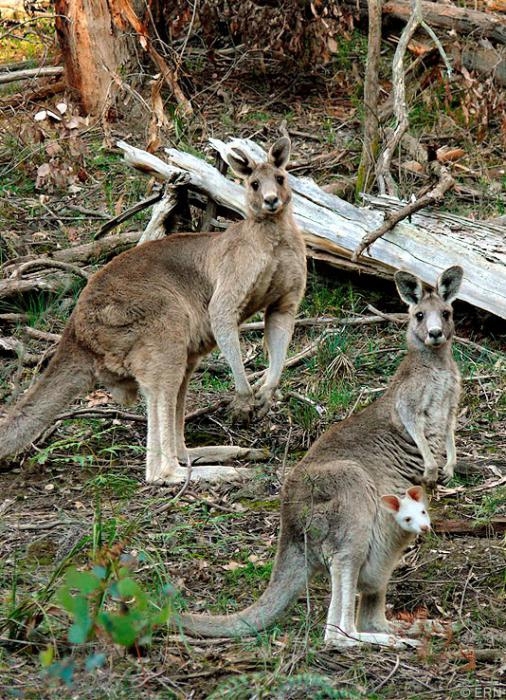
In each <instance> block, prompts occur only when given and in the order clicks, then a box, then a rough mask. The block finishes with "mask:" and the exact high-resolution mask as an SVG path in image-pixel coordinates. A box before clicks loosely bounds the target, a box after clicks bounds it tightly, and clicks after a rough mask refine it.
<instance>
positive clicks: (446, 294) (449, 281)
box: [436, 265, 464, 304]
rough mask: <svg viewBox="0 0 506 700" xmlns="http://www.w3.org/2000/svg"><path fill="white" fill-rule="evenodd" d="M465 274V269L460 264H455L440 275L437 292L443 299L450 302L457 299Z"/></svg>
mask: <svg viewBox="0 0 506 700" xmlns="http://www.w3.org/2000/svg"><path fill="white" fill-rule="evenodd" d="M463 276H464V270H463V269H462V268H461V267H460V265H453V266H452V267H449V268H447V269H446V270H445V271H444V272H442V273H441V274H440V275H439V277H438V280H437V282H436V292H437V293H438V294H439V296H440V297H441V299H443V301H446V302H447V303H448V304H450V303H451V302H452V301H453V300H454V299H455V297H456V296H457V294H458V292H459V289H460V285H461V283H462V278H463Z"/></svg>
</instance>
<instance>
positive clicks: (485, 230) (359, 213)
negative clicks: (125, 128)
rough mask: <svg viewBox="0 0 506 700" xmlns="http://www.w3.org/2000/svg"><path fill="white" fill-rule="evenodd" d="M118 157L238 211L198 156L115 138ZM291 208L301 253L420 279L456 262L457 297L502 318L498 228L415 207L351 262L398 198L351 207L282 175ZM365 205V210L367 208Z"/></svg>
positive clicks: (505, 305) (226, 186)
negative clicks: (184, 180)
mask: <svg viewBox="0 0 506 700" xmlns="http://www.w3.org/2000/svg"><path fill="white" fill-rule="evenodd" d="M211 143H212V146H213V148H215V149H216V150H218V151H219V152H220V154H221V155H222V157H224V156H225V155H226V153H227V151H228V149H229V148H230V147H231V146H234V145H236V146H240V148H241V149H242V150H244V151H247V152H248V153H249V154H250V155H251V157H252V158H256V159H265V158H266V154H265V152H264V151H263V149H261V148H260V147H259V146H258V145H256V144H255V143H253V142H252V141H248V140H246V139H234V140H232V141H230V142H229V143H228V144H225V143H223V142H222V141H219V140H217V139H213V140H212V141H211ZM118 146H119V147H120V148H121V149H122V150H123V152H124V155H125V159H126V161H127V162H128V163H129V164H130V165H132V166H134V167H138V168H140V169H141V170H142V171H143V172H144V173H146V172H150V173H151V174H153V175H155V176H156V177H158V178H159V179H161V180H165V179H167V178H174V177H176V175H178V174H179V175H182V174H184V173H186V174H187V176H188V179H189V185H188V187H189V188H190V190H193V191H195V192H196V193H199V194H202V193H204V194H206V195H207V196H209V197H211V198H212V199H213V200H214V201H216V202H217V204H218V205H221V206H222V207H223V208H224V209H225V210H227V211H228V212H236V213H237V214H239V215H242V216H244V214H245V205H244V190H243V188H242V187H241V186H240V185H239V184H237V183H236V182H233V181H231V180H228V179H227V178H226V177H224V175H222V174H221V173H220V172H219V171H218V170H217V169H216V168H214V167H213V166H212V165H210V164H208V163H207V162H206V161H204V160H202V159H201V158H197V157H195V156H193V155H190V154H189V153H184V152H182V151H178V150H175V149H166V154H167V160H168V162H164V161H162V160H161V159H160V158H157V157H156V156H153V155H151V154H149V153H147V152H146V151H142V150H140V149H137V148H134V147H133V146H130V145H129V144H127V143H125V142H123V141H120V142H119V143H118ZM290 184H291V186H292V189H293V191H294V200H293V204H294V212H295V217H296V219H297V222H298V224H299V226H300V227H301V228H302V230H303V232H304V237H305V240H306V244H307V247H308V255H309V256H311V257H313V258H315V259H318V260H325V261H326V262H328V263H330V264H332V265H335V266H336V267H340V268H346V269H353V270H357V271H361V272H366V273H369V274H373V275H379V276H383V277H391V276H392V275H393V273H394V272H395V270H397V269H404V270H408V271H409V272H412V273H413V274H416V275H417V276H419V277H421V278H422V279H423V280H425V281H427V282H428V283H434V280H435V279H436V277H437V275H438V274H439V273H440V272H441V271H442V270H444V269H445V268H447V267H449V266H450V265H455V264H460V265H462V266H463V267H464V270H465V278H464V282H463V284H462V288H461V292H460V295H459V298H460V299H463V300H464V301H467V302H469V303H470V304H473V305H475V306H477V307H479V308H481V309H485V310H486V311H490V312H491V313H493V314H496V315H497V316H500V317H502V318H506V247H505V245H504V228H503V227H502V226H500V225H493V224H487V222H477V221H470V220H467V219H464V218H461V217H457V216H453V215H451V214H447V213H443V212H435V211H430V210H422V211H420V212H417V213H416V214H414V215H413V216H412V220H411V221H401V222H400V223H398V224H397V225H396V226H395V227H394V228H393V229H392V230H391V231H388V232H387V233H385V235H384V236H382V237H381V238H379V239H378V240H376V241H374V243H372V245H371V246H370V248H369V249H368V250H367V251H365V252H364V254H363V255H362V256H361V257H360V258H359V259H358V260H357V261H356V262H352V260H351V258H352V255H353V252H354V251H355V250H356V248H357V246H358V244H359V243H360V242H361V241H362V239H363V238H364V236H365V235H367V234H368V233H370V232H371V231H374V230H375V229H377V228H378V227H379V226H381V224H382V223H383V221H384V218H385V212H387V211H392V210H396V209H399V208H400V207H401V206H403V205H404V203H403V202H400V201H399V200H397V199H395V198H393V197H375V198H372V197H371V198H368V202H369V205H370V206H369V207H366V208H359V207H355V206H353V205H351V204H349V203H348V202H345V201H344V200H342V199H340V198H339V197H336V196H335V195H332V194H329V193H328V192H325V191H324V190H322V189H321V188H320V187H318V185H316V183H315V182H314V181H313V180H310V179H308V178H300V179H299V178H296V177H294V176H293V175H291V176H290ZM371 207H372V208H371Z"/></svg>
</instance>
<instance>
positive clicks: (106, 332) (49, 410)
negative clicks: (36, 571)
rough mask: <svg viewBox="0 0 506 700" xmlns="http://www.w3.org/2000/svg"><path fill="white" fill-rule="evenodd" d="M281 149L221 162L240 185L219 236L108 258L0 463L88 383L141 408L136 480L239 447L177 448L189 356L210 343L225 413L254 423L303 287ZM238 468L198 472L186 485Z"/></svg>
mask: <svg viewBox="0 0 506 700" xmlns="http://www.w3.org/2000/svg"><path fill="white" fill-rule="evenodd" d="M289 156H290V141H289V139H287V138H281V139H279V140H278V141H277V142H276V143H275V144H274V145H273V146H272V148H271V149H270V151H269V154H268V159H267V162H264V163H255V162H254V161H252V160H251V158H250V157H249V156H248V155H247V154H245V153H244V152H243V151H242V150H240V149H238V148H234V149H232V152H231V154H230V155H229V158H228V161H229V164H230V166H231V167H232V169H233V170H234V171H235V172H236V173H237V175H239V176H240V177H242V178H244V180H245V184H246V197H247V205H248V213H247V218H246V219H245V220H244V221H241V222H237V223H234V224H231V225H230V226H229V227H228V229H227V230H226V231H225V232H224V233H198V234H179V235H172V236H170V237H168V238H165V239H163V240H157V241H152V242H148V243H144V244H143V245H141V246H138V247H137V248H134V249H132V250H129V251H127V252H125V253H122V254H121V255H118V256H117V257H116V258H115V259H114V260H112V261H111V262H110V263H108V264H107V265H106V266H105V267H104V268H103V269H102V270H100V271H99V272H97V273H96V274H95V275H94V276H93V277H92V279H91V280H90V281H89V283H88V285H87V286H86V288H85V289H84V290H83V292H82V294H81V296H80V298H79V301H78V303H77V305H76V308H75V310H74V312H73V313H72V316H71V317H70V319H69V321H68V323H67V325H66V327H65V329H64V331H63V335H62V338H61V341H60V343H59V346H58V349H57V352H56V354H55V355H54V357H53V359H52V360H51V362H50V363H49V365H48V367H47V369H46V371H45V373H44V374H43V375H42V377H41V378H40V379H39V381H38V382H37V383H36V384H35V385H34V387H33V388H31V389H29V390H28V391H27V392H26V393H25V394H24V395H23V396H22V398H21V399H20V400H19V401H18V403H16V404H15V405H14V406H13V407H12V408H11V410H10V411H9V413H8V414H7V416H6V418H5V419H3V420H2V421H1V422H0V436H1V437H0V459H2V458H4V457H6V456H8V455H12V454H15V453H17V452H19V451H20V450H21V449H23V448H24V447H26V446H27V445H28V444H29V443H30V442H31V441H32V440H34V439H35V438H36V437H37V436H38V435H39V434H40V433H41V431H42V430H44V428H46V427H47V426H48V425H49V424H50V423H51V422H52V421H53V420H54V419H55V418H56V416H57V415H58V413H59V412H60V411H61V410H62V409H63V408H64V407H65V406H66V405H67V404H68V403H69V402H70V401H72V400H73V399H74V398H75V397H76V396H77V395H78V394H80V393H83V392H86V391H87V390H89V388H90V387H91V386H93V384H94V383H95V382H96V381H98V382H101V383H103V384H104V385H105V386H106V387H108V388H109V389H110V390H111V392H112V394H113V396H114V398H116V399H117V400H119V401H121V402H123V403H124V402H131V401H134V400H135V399H136V397H137V390H138V389H140V391H141V393H142V394H143V395H144V397H145V399H146V402H147V418H148V431H147V432H148V435H147V464H146V480H147V481H148V482H165V483H177V482H180V481H184V480H185V479H186V478H187V475H188V470H187V467H186V466H184V467H181V466H180V462H182V463H183V464H184V465H187V464H188V463H189V461H191V460H192V459H194V458H200V459H202V458H204V459H206V458H207V459H208V461H211V459H217V460H218V461H220V458H222V459H221V461H223V459H225V460H226V459H228V458H231V457H234V456H240V455H242V454H244V452H246V451H244V452H242V451H241V448H237V447H222V448H220V447H218V448H212V447H208V448H200V449H199V448H196V449H194V450H187V448H186V446H185V442H184V409H185V396H186V391H187V386H188V382H189V379H190V376H191V374H192V373H193V371H194V369H195V367H196V366H197V364H198V362H199V360H200V358H201V357H202V356H203V355H206V354H207V353H209V352H210V351H211V350H212V349H213V348H214V347H215V346H216V344H218V346H219V348H220V350H221V351H222V353H223V355H224V356H225V358H226V360H227V362H228V364H229V365H230V368H231V370H232V373H233V377H234V382H235V389H236V395H235V399H234V402H233V410H234V412H235V413H236V414H240V415H243V416H247V415H249V414H250V413H251V412H252V411H253V410H256V411H257V413H258V415H259V416H262V415H264V414H265V413H266V412H267V410H268V408H269V405H270V403H271V401H272V397H273V394H274V392H275V390H276V387H277V386H278V383H279V379H280V375H281V371H282V368H283V364H284V361H285V358H286V352H287V347H288V343H289V341H290V338H291V336H292V332H293V327H294V317H295V313H296V311H297V308H298V305H299V302H300V300H301V298H302V295H303V293H304V287H305V281H306V258H305V245H304V240H303V237H302V234H301V232H300V230H299V229H298V227H297V225H296V223H295V220H294V218H293V214H292V207H291V198H292V193H291V190H290V187H289V184H288V175H287V173H286V170H285V167H286V164H287V162H288V159H289ZM260 310H264V311H265V344H266V348H267V351H268V355H269V367H268V370H267V372H266V375H265V379H264V380H263V382H262V383H261V385H260V386H259V387H258V388H256V390H255V392H253V389H252V388H251V386H250V384H249V382H248V379H247V377H246V372H245V370H244V366H243V363H242V358H241V350H240V344H239V331H238V327H239V325H240V324H241V323H242V322H243V321H245V320H246V319H247V318H248V317H250V316H251V315H252V314H254V313H255V312H257V311H260ZM236 474H237V470H234V469H233V468H232V467H226V466H212V467H211V466H198V467H193V468H192V470H191V477H192V478H193V479H210V480H219V479H226V478H230V477H232V476H234V475H236Z"/></svg>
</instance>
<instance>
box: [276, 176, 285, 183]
mask: <svg viewBox="0 0 506 700" xmlns="http://www.w3.org/2000/svg"><path fill="white" fill-rule="evenodd" d="M276 182H277V183H278V185H284V184H285V178H284V177H283V175H276Z"/></svg>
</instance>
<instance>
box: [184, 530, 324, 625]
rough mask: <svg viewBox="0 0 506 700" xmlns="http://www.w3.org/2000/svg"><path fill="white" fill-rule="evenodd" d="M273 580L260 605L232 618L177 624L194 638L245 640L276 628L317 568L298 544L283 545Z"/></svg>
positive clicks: (214, 617)
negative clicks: (283, 614) (276, 624)
mask: <svg viewBox="0 0 506 700" xmlns="http://www.w3.org/2000/svg"><path fill="white" fill-rule="evenodd" d="M281 542H282V538H280V546H279V549H278V554H277V555H276V559H275V561H274V568H273V571H272V574H271V579H270V581H269V584H268V586H267V588H266V589H265V591H264V592H263V593H262V595H261V596H260V598H259V599H258V600H257V602H256V603H253V604H252V605H250V606H249V607H248V608H245V609H244V610H242V611H241V612H237V613H234V614H232V615H178V616H177V618H175V619H174V624H175V625H177V626H178V627H179V628H180V629H183V630H184V631H185V632H188V633H189V634H191V635H197V636H198V635H200V636H202V637H241V636H248V635H251V634H252V633H254V632H259V631H261V630H263V629H266V628H267V627H269V626H270V625H272V624H273V623H274V622H275V621H276V620H277V619H278V618H279V617H280V615H281V614H282V613H283V612H284V611H285V610H286V608H287V607H288V606H289V605H290V604H291V603H293V602H294V601H295V600H296V598H297V596H298V595H299V594H300V593H301V591H302V590H304V587H305V586H306V583H307V580H308V579H309V578H310V577H311V574H312V573H313V571H314V570H315V568H316V566H315V565H314V564H312V563H311V562H310V561H307V560H306V557H305V555H304V551H303V550H302V548H300V547H299V546H298V545H297V544H296V543H295V542H288V543H287V544H286V546H284V547H283V546H282V545H281Z"/></svg>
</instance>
